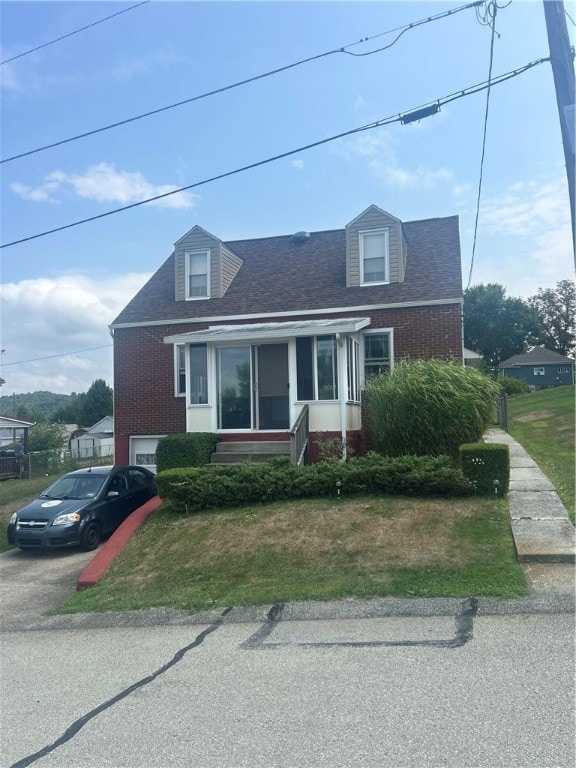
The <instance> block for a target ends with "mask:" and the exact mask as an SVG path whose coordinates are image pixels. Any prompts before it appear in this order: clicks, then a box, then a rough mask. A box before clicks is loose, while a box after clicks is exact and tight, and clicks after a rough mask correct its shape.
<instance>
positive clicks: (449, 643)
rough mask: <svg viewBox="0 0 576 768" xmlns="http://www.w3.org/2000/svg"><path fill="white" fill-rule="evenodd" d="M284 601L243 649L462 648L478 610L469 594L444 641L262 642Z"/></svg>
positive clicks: (280, 610) (476, 600)
mask: <svg viewBox="0 0 576 768" xmlns="http://www.w3.org/2000/svg"><path fill="white" fill-rule="evenodd" d="M284 608H285V605H284V603H276V604H275V605H273V606H272V608H271V609H270V611H269V612H268V616H267V617H266V622H265V623H264V624H263V625H262V626H261V627H260V629H258V630H257V631H256V632H255V633H254V634H253V635H252V636H251V637H249V638H248V640H246V641H245V642H244V643H242V644H241V646H240V647H241V648H243V649H244V650H250V651H255V650H270V649H274V648H281V647H285V646H292V647H294V646H297V647H299V648H385V647H390V648H392V647H396V648H397V647H414V646H424V647H428V648H461V647H462V646H463V645H466V643H467V642H469V641H470V640H471V639H472V637H473V629H474V616H476V614H477V613H478V599H477V598H475V597H468V598H467V599H466V600H464V601H463V602H462V610H461V613H459V614H457V615H456V616H455V622H456V630H455V633H454V637H453V638H450V639H447V640H366V641H353V642H342V641H339V642H325V643H311V642H310V643H307V642H304V643H290V642H284V643H265V642H264V641H265V640H266V638H268V637H269V636H270V635H271V634H272V632H273V631H274V629H275V627H276V626H277V625H278V623H279V622H280V621H282V613H283V612H284Z"/></svg>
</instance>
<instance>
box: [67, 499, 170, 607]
mask: <svg viewBox="0 0 576 768" xmlns="http://www.w3.org/2000/svg"><path fill="white" fill-rule="evenodd" d="M160 504H162V499H161V498H160V496H154V498H153V499H150V501H147V502H146V504H144V505H143V506H142V507H140V508H139V509H137V510H136V511H135V512H132V514H131V515H130V516H129V517H127V518H126V520H124V522H123V523H122V525H121V526H120V527H119V528H118V529H117V530H116V531H114V533H113V534H112V536H110V538H109V539H108V541H107V542H106V543H105V544H104V546H103V547H102V548H101V549H100V550H99V551H98V552H97V554H96V555H95V556H94V557H93V558H92V560H91V561H90V562H89V563H88V565H87V566H86V568H84V570H83V571H82V573H81V574H80V578H79V579H78V581H77V582H76V591H77V592H78V591H80V590H81V589H86V588H87V587H93V586H94V585H95V584H98V582H99V581H100V579H101V578H102V577H103V576H104V574H105V573H106V571H107V570H108V568H110V566H111V565H112V563H113V561H114V560H115V559H116V558H117V557H118V555H119V554H120V552H122V550H123V549H124V547H125V546H126V544H128V542H129V541H130V539H131V538H132V536H133V535H134V533H135V532H136V531H137V530H138V528H139V527H140V526H141V525H142V523H143V522H144V520H146V518H147V517H148V515H149V514H150V513H151V512H153V511H154V510H155V509H156V508H157V507H159V506H160Z"/></svg>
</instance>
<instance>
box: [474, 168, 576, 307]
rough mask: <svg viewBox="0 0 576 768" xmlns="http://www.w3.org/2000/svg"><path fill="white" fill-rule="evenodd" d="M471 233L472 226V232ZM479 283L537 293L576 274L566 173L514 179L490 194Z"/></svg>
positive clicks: (481, 230) (481, 224) (482, 223)
mask: <svg viewBox="0 0 576 768" xmlns="http://www.w3.org/2000/svg"><path fill="white" fill-rule="evenodd" d="M466 235H467V237H469V238H471V232H470V231H469V232H467V233H466ZM477 242H478V253H477V258H476V260H475V266H474V279H473V283H487V282H496V283H500V284H501V285H504V286H506V287H507V289H508V294H509V295H511V296H523V297H528V296H534V295H535V294H536V293H537V291H538V288H554V287H555V286H556V284H557V283H558V282H559V281H560V280H567V279H571V278H572V277H573V275H574V257H573V251H572V235H571V219H570V206H569V200H568V189H567V186H566V179H565V178H564V177H563V176H558V177H556V178H554V179H551V178H546V179H544V178H541V179H531V180H528V181H516V182H514V183H511V184H510V185H509V186H508V187H507V188H506V189H505V191H504V192H503V193H502V194H500V195H498V196H495V197H492V198H488V199H485V200H484V202H482V204H481V208H480V216H479V219H478V241H477Z"/></svg>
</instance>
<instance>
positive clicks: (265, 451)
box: [210, 440, 290, 464]
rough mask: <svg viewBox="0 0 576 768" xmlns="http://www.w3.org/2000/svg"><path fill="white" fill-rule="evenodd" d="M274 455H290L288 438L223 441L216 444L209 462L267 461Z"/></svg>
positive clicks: (240, 462) (239, 462)
mask: <svg viewBox="0 0 576 768" xmlns="http://www.w3.org/2000/svg"><path fill="white" fill-rule="evenodd" d="M274 456H290V443H289V441H288V440H276V441H266V442H264V441H262V440H253V441H243V442H225V443H222V442H221V443H218V444H217V445H216V451H215V452H214V453H213V454H212V456H211V457H210V463H211V464H242V462H244V461H254V462H258V461H268V459H272V458H273V457H274Z"/></svg>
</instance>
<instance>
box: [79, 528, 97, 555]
mask: <svg viewBox="0 0 576 768" xmlns="http://www.w3.org/2000/svg"><path fill="white" fill-rule="evenodd" d="M101 541H102V531H101V530H100V526H99V525H98V523H94V522H92V523H88V525H87V526H86V527H85V528H84V531H83V532H82V537H81V539H80V549H83V550H84V552H90V551H91V550H92V549H96V547H97V546H98V544H100V542H101Z"/></svg>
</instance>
